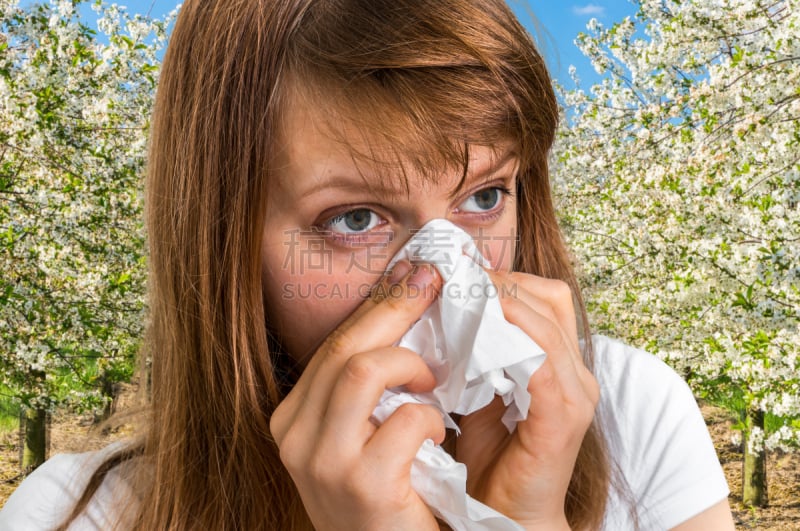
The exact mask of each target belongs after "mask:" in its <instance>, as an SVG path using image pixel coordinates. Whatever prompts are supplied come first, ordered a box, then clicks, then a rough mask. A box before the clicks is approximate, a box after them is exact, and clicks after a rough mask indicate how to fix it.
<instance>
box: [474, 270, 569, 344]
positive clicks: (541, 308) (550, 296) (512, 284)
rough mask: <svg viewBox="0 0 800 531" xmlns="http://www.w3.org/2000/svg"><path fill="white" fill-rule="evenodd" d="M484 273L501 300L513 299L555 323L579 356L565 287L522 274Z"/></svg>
mask: <svg viewBox="0 0 800 531" xmlns="http://www.w3.org/2000/svg"><path fill="white" fill-rule="evenodd" d="M486 272H487V273H488V274H489V278H491V280H492V282H493V283H494V284H495V287H497V290H498V293H499V294H500V296H501V297H503V296H506V297H507V296H509V295H510V296H514V297H517V298H519V299H520V300H521V301H523V302H525V303H526V304H527V305H528V306H530V307H531V308H532V309H533V310H535V311H537V312H538V313H539V314H541V315H543V316H544V317H546V318H548V319H550V320H552V321H553V322H555V323H558V325H559V326H560V327H561V329H562V330H563V331H564V333H565V337H567V338H569V339H570V341H571V342H572V343H573V345H572V346H573V350H574V352H576V353H580V349H579V345H578V328H577V320H576V318H575V306H574V302H573V297H572V290H571V289H570V287H569V284H567V283H566V282H563V281H561V280H556V279H551V278H543V277H537V276H534V275H527V274H524V273H502V272H497V271H491V270H487V271H486Z"/></svg>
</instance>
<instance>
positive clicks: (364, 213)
mask: <svg viewBox="0 0 800 531" xmlns="http://www.w3.org/2000/svg"><path fill="white" fill-rule="evenodd" d="M380 223H381V218H380V216H378V215H377V214H376V213H375V212H373V211H372V210H369V209H367V208H358V209H355V210H350V211H348V212H345V213H344V214H339V215H338V216H336V217H334V218H332V219H331V220H330V221H328V222H326V223H325V226H326V227H327V228H329V229H330V230H331V231H333V232H338V233H343V234H358V233H361V232H366V231H368V230H371V229H374V228H375V227H377V226H378V225H380Z"/></svg>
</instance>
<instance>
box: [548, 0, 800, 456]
mask: <svg viewBox="0 0 800 531" xmlns="http://www.w3.org/2000/svg"><path fill="white" fill-rule="evenodd" d="M799 8H800V3H799V2H798V0H779V1H775V0H767V1H763V0H682V1H678V0H642V1H641V2H640V3H639V12H638V14H637V15H636V17H635V19H631V18H626V19H625V20H623V21H621V22H619V23H617V24H614V25H613V26H611V27H610V28H606V27H603V26H602V25H600V24H599V23H598V22H597V21H593V22H592V23H590V25H589V28H588V30H589V31H588V32H587V33H585V34H581V35H580V36H579V37H578V40H577V43H578V45H579V46H580V47H581V48H582V49H583V51H584V53H585V54H586V55H587V56H589V57H590V58H591V59H592V62H593V64H594V65H595V68H596V69H597V71H598V72H601V73H605V74H606V76H605V78H604V81H603V82H602V83H601V84H598V85H595V86H593V87H591V88H590V89H589V90H588V91H587V90H584V89H583V88H582V87H580V80H578V79H577V78H575V82H576V83H577V86H576V88H573V89H564V88H562V89H561V97H562V98H563V100H564V102H565V104H566V105H567V108H568V111H567V114H566V116H565V119H564V122H563V124H562V128H561V131H560V140H559V145H558V147H557V149H556V152H555V154H554V158H555V161H554V164H553V167H554V180H555V183H556V187H557V189H558V191H559V194H560V201H561V212H562V213H563V223H564V225H565V227H566V229H567V232H568V234H569V239H570V243H571V244H572V246H573V248H574V249H575V251H576V254H577V259H578V262H579V263H580V264H582V266H583V281H584V284H585V285H586V287H587V298H588V300H589V301H590V304H591V308H590V309H591V313H592V315H593V317H594V318H595V322H596V324H597V325H598V326H599V328H600V329H601V330H602V331H604V332H606V333H608V334H611V335H614V336H618V337H621V338H624V339H626V340H627V341H629V342H631V343H633V344H635V345H638V346H641V347H643V348H646V349H648V350H650V351H651V352H654V353H657V354H658V355H659V356H661V357H662V358H664V359H665V360H667V361H668V362H669V363H670V364H672V365H673V366H674V367H676V368H677V369H678V370H679V371H680V372H681V373H682V374H683V375H684V376H685V377H686V378H687V379H688V380H689V382H690V383H691V385H692V386H693V388H694V390H695V392H696V393H697V394H698V395H699V396H700V397H703V398H706V399H709V400H711V401H713V402H716V403H719V404H722V405H724V406H725V407H727V408H729V409H730V410H732V411H735V412H736V413H737V414H739V415H741V417H742V419H744V417H745V415H746V413H747V412H748V411H751V412H752V411H763V412H765V413H766V414H767V423H766V426H765V427H764V428H761V427H758V426H756V427H754V428H753V429H752V430H750V431H749V433H746V435H748V446H749V448H750V450H751V452H756V453H758V452H760V451H761V450H762V449H763V447H764V446H763V445H764V444H766V446H767V447H768V448H775V447H780V448H784V449H791V448H795V447H797V445H798V433H799V430H798V428H800V423H798V418H800V400H799V399H798V397H800V379H799V378H800V361H798V353H800V334H799V333H798V316H799V313H798V312H800V259H798V257H799V256H800V209H799V208H798V203H799V202H800V9H799ZM741 427H744V423H742V424H741Z"/></svg>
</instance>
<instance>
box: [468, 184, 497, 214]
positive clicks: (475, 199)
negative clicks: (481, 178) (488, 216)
mask: <svg viewBox="0 0 800 531" xmlns="http://www.w3.org/2000/svg"><path fill="white" fill-rule="evenodd" d="M504 193H507V191H506V190H504V189H502V188H499V187H496V186H495V187H492V188H484V189H483V190H479V191H478V192H476V193H474V194H472V195H471V196H469V197H468V198H467V200H466V201H464V202H463V203H461V204H460V205H459V206H458V209H459V210H461V211H463V212H477V213H481V212H488V211H490V210H492V209H494V208H497V205H499V204H500V202H501V199H502V198H503V194H504Z"/></svg>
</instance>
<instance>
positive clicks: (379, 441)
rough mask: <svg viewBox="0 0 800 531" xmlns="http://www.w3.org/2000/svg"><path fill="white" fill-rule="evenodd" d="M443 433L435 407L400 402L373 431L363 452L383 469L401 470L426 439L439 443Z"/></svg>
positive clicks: (409, 463) (442, 424) (411, 459)
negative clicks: (400, 404)
mask: <svg viewBox="0 0 800 531" xmlns="http://www.w3.org/2000/svg"><path fill="white" fill-rule="evenodd" d="M444 436H445V428H444V419H443V417H442V413H441V412H440V411H439V410H438V409H436V408H435V407H433V406H430V405H427V404H413V403H409V404H403V405H402V406H400V407H398V408H397V409H396V410H395V412H394V413H392V414H391V415H390V416H389V418H388V419H386V421H385V422H384V423H383V424H381V426H380V427H379V428H378V429H377V430H376V431H375V434H374V435H373V436H372V438H371V439H370V440H369V442H368V443H367V445H366V447H365V453H364V456H365V458H367V459H368V460H370V461H372V462H375V463H383V464H384V465H386V469H387V470H395V471H397V473H398V474H405V473H408V471H409V470H410V469H411V462H412V461H413V459H414V456H416V455H417V452H418V451H419V449H420V446H422V443H423V442H424V441H425V440H426V439H432V440H433V442H434V443H436V444H440V443H441V442H442V441H444ZM391 479H399V478H391Z"/></svg>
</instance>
